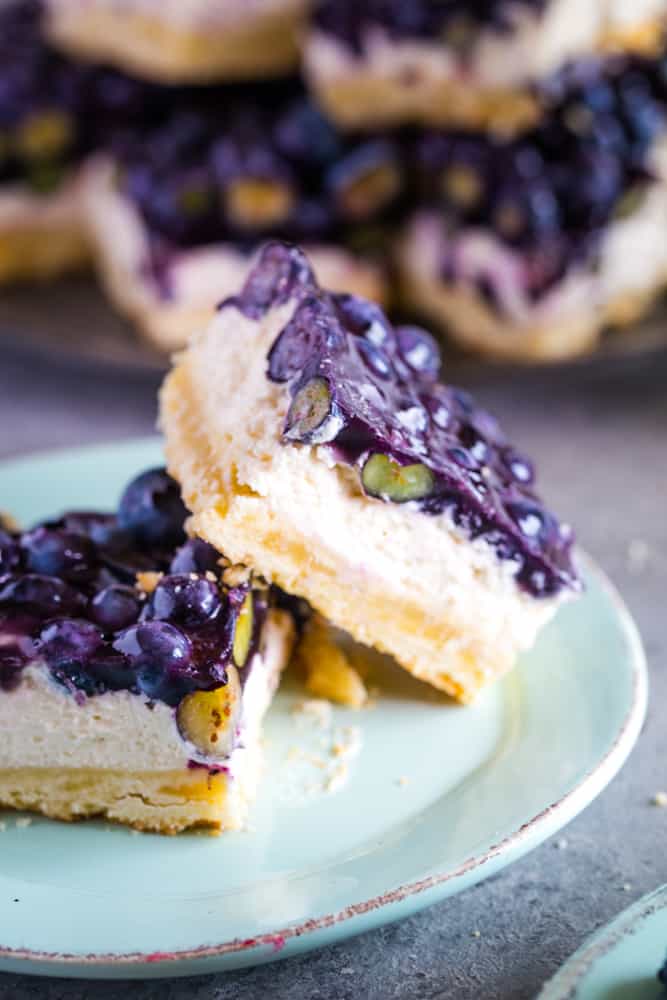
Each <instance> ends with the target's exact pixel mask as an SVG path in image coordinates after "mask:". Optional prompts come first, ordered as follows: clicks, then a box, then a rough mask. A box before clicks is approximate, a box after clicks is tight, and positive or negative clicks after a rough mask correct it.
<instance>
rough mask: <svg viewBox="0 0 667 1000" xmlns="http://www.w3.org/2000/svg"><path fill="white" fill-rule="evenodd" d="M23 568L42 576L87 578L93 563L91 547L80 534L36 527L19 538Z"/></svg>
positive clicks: (94, 558)
mask: <svg viewBox="0 0 667 1000" xmlns="http://www.w3.org/2000/svg"><path fill="white" fill-rule="evenodd" d="M21 547H22V548H23V551H24V553H25V560H26V565H27V568H28V569H29V570H30V571H31V572H32V573H40V574H42V575H44V576H59V577H63V578H64V579H66V580H71V581H74V582H75V581H77V580H83V579H85V578H86V577H89V576H90V574H91V572H92V571H93V569H94V567H95V563H96V553H95V547H94V546H93V544H92V543H91V542H90V540H89V539H88V538H86V537H85V536H84V535H77V534H74V533H73V532H70V531H62V530H60V529H58V528H47V527H44V526H40V527H39V528H35V529H34V530H33V531H28V532H26V533H25V534H24V535H22V537H21Z"/></svg>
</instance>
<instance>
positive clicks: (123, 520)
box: [118, 469, 187, 548]
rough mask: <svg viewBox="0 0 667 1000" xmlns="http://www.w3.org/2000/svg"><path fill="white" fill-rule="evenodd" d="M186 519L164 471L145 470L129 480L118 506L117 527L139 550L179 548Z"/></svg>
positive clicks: (173, 484)
mask: <svg viewBox="0 0 667 1000" xmlns="http://www.w3.org/2000/svg"><path fill="white" fill-rule="evenodd" d="M186 517H187V510H186V508H185V505H184V504H183V501H182V500H181V491H180V488H179V486H178V483H177V482H176V481H175V480H174V479H172V478H171V476H169V475H167V473H166V472H165V471H164V469H149V471H148V472H143V473H142V474H141V475H140V476H137V478H136V479H133V480H132V482H131V483H130V484H129V486H127V487H126V489H125V492H124V493H123V495H122V497H121V499H120V504H119V506H118V524H119V525H120V527H121V528H122V529H124V530H125V531H127V532H129V534H130V535H131V536H132V538H133V539H134V541H135V543H136V544H137V545H138V546H139V547H140V548H143V547H155V546H164V547H165V548H167V547H171V546H174V545H180V544H181V543H182V542H184V541H185V531H184V530H183V524H184V522H185V519H186Z"/></svg>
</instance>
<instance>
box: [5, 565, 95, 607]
mask: <svg viewBox="0 0 667 1000" xmlns="http://www.w3.org/2000/svg"><path fill="white" fill-rule="evenodd" d="M84 603H85V602H84V598H83V597H82V596H81V594H79V593H78V592H77V591H76V590H74V588H73V587H70V586H69V585H68V584H67V583H65V582H64V581H63V580H59V579H58V578H57V577H55V576H41V575H39V574H37V573H26V574H25V575H24V576H20V577H10V578H9V579H7V580H5V581H4V582H3V583H2V585H0V605H19V606H21V607H28V608H30V609H31V610H33V611H34V612H36V613H37V614H38V615H41V616H43V617H45V618H47V617H49V618H50V617H53V616H55V615H63V614H72V613H76V612H77V611H78V610H80V609H81V608H82V607H83V605H84Z"/></svg>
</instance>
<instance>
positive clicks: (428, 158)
mask: <svg viewBox="0 0 667 1000" xmlns="http://www.w3.org/2000/svg"><path fill="white" fill-rule="evenodd" d="M541 99H542V101H543V103H544V108H545V110H544V116H543V118H542V120H541V122H540V124H539V125H537V126H536V127H534V128H532V129H530V130H528V131H526V132H524V133H522V134H521V135H520V136H518V137H516V138H515V139H513V140H502V139H500V138H499V137H496V138H494V137H493V136H492V135H488V134H481V133H479V134H476V133H468V134H465V133H457V132H442V131H439V132H438V131H433V130H432V131H425V132H422V133H420V134H419V135H416V136H415V138H414V140H413V143H414V145H413V147H412V149H413V163H414V164H415V171H414V178H413V180H414V184H415V188H414V194H415V198H416V200H418V201H419V202H421V203H422V204H425V205H427V206H430V207H433V208H435V209H436V210H437V211H438V212H439V213H442V215H443V217H444V221H445V224H446V225H447V226H448V227H450V228H451V230H452V231H453V232H454V233H456V231H457V230H458V229H460V228H464V227H466V228H474V227H476V226H479V227H481V228H482V229H484V230H491V231H492V232H493V233H494V234H495V235H496V237H497V238H498V239H500V240H501V241H502V242H504V243H506V244H507V245H508V246H510V247H513V248H514V249H516V250H518V251H519V252H520V253H521V257H522V260H523V262H524V264H525V267H524V290H525V292H526V294H527V296H528V297H529V298H538V297H539V296H540V295H542V294H544V292H545V291H546V290H547V289H548V288H550V287H551V286H552V285H553V284H554V283H556V282H557V281H559V280H560V279H561V278H562V276H563V274H564V273H565V271H566V270H567V268H568V267H570V266H571V265H572V264H574V263H576V262H578V261H581V260H587V259H588V260H589V259H591V258H592V259H594V258H595V253H596V251H597V247H598V245H599V241H600V236H601V234H602V233H603V232H604V229H605V227H606V226H608V225H609V223H610V222H611V221H613V219H614V218H616V217H619V216H622V215H624V214H629V213H630V212H632V211H634V210H636V208H637V207H638V206H639V204H641V199H642V197H643V191H644V189H645V187H646V184H647V182H648V181H650V179H651V169H650V164H649V152H650V150H651V147H652V145H653V143H654V142H655V141H656V139H657V138H658V137H659V136H660V135H662V134H664V131H665V127H666V125H667V120H666V115H665V112H666V109H667V56H663V57H662V59H659V60H656V59H652V60H651V59H643V58H639V57H631V56H627V57H615V58H608V59H606V60H604V61H600V60H596V59H588V60H581V61H580V62H578V63H577V64H576V65H573V66H570V67H567V68H566V69H564V70H563V71H561V72H560V73H558V74H557V75H555V76H554V77H552V78H551V79H550V80H549V81H548V83H547V84H545V85H544V87H543V91H542V94H541ZM442 274H443V277H444V278H445V280H447V279H450V280H451V279H455V278H456V260H455V252H453V251H452V252H449V251H448V254H447V257H446V258H445V260H443V261H442ZM480 292H481V293H482V294H483V295H485V296H486V297H488V298H489V300H490V301H491V304H493V302H494V301H495V294H494V282H493V275H490V276H489V280H487V281H486V282H485V287H484V288H480Z"/></svg>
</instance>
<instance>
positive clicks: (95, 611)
mask: <svg viewBox="0 0 667 1000" xmlns="http://www.w3.org/2000/svg"><path fill="white" fill-rule="evenodd" d="M141 608H142V601H141V599H140V597H139V593H138V592H137V590H136V589H135V588H134V587H130V586H128V585H127V584H122V583H111V584H109V586H108V587H105V588H104V589H103V590H100V591H99V592H98V593H97V594H95V596H94V597H93V598H92V600H91V602H90V607H89V615H90V618H91V620H92V621H94V622H95V624H97V625H99V626H100V627H101V628H102V629H103V630H104V631H105V632H119V631H120V630H121V629H124V628H127V627H128V626H129V625H132V624H134V622H136V621H137V619H138V618H139V615H140V613H141Z"/></svg>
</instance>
